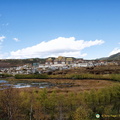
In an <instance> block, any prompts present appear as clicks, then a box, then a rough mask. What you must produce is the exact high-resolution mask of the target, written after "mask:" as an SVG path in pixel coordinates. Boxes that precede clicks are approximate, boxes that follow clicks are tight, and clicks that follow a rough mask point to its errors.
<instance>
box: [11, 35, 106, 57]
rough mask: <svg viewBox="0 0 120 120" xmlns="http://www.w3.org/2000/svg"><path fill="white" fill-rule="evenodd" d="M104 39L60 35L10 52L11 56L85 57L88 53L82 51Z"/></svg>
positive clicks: (99, 43) (101, 42) (100, 42)
mask: <svg viewBox="0 0 120 120" xmlns="http://www.w3.org/2000/svg"><path fill="white" fill-rule="evenodd" d="M103 43H104V41H103V40H94V41H84V40H75V38H74V37H70V38H64V37H59V38H57V39H53V40H50V41H48V42H41V43H39V44H37V45H35V46H32V47H27V48H24V49H21V50H17V51H12V52H10V57H9V58H16V59H18V58H19V59H20V58H35V57H39V58H46V57H50V56H52V57H57V56H59V55H60V56H67V57H83V56H86V55H87V54H86V53H83V54H81V51H82V50H83V49H85V48H87V47H91V46H95V45H101V44H103Z"/></svg>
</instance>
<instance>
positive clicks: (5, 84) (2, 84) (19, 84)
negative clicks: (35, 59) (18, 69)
mask: <svg viewBox="0 0 120 120" xmlns="http://www.w3.org/2000/svg"><path fill="white" fill-rule="evenodd" d="M72 85H73V83H51V82H45V81H44V82H30V81H29V82H28V81H27V80H26V81H12V82H11V81H7V80H0V90H3V89H6V88H9V87H13V88H27V87H36V88H51V87H58V88H62V87H71V86H72Z"/></svg>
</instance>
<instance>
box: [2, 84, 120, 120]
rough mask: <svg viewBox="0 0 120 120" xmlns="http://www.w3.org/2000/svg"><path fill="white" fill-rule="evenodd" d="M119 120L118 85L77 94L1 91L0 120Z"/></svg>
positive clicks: (119, 96) (119, 89) (16, 90)
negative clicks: (97, 116)
mask: <svg viewBox="0 0 120 120" xmlns="http://www.w3.org/2000/svg"><path fill="white" fill-rule="evenodd" d="M96 114H99V115H100V116H101V117H100V118H99V120H119V119H120V118H119V117H110V118H107V117H102V115H119V114H120V85H114V86H112V87H107V88H102V89H99V90H94V89H93V90H91V91H84V92H79V93H73V92H70V93H57V92H56V90H54V91H52V92H49V91H48V90H47V89H32V90H30V89H27V90H26V89H24V90H21V89H16V88H8V89H4V90H1V91H0V120H97V118H96Z"/></svg>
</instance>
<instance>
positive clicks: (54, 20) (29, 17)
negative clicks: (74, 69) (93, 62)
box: [0, 0, 120, 59]
mask: <svg viewBox="0 0 120 120" xmlns="http://www.w3.org/2000/svg"><path fill="white" fill-rule="evenodd" d="M119 6H120V0H0V58H1V59H5V58H32V57H38V58H39V57H40V58H46V57H49V56H50V57H51V56H53V57H57V56H59V55H61V56H68V57H70V56H71V57H77V58H81V57H82V58H84V59H94V58H101V57H107V56H109V55H112V54H114V53H117V52H120V33H119V32H120V7H119Z"/></svg>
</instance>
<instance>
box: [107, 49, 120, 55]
mask: <svg viewBox="0 0 120 120" xmlns="http://www.w3.org/2000/svg"><path fill="white" fill-rule="evenodd" d="M118 52H120V48H114V49H113V50H112V51H111V52H110V54H109V56H110V55H114V54H116V53H118Z"/></svg>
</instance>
